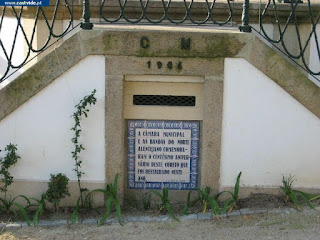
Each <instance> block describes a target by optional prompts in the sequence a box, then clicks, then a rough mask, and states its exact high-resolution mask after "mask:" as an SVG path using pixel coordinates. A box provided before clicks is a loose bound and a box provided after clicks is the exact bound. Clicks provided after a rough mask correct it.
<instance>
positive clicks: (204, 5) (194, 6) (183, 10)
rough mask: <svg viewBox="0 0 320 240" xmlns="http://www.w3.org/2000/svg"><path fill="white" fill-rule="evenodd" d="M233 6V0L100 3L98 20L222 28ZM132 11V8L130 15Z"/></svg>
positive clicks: (105, 0)
mask: <svg viewBox="0 0 320 240" xmlns="http://www.w3.org/2000/svg"><path fill="white" fill-rule="evenodd" d="M233 3H234V1H233V0H224V1H222V2H221V1H220V2H217V1H216V0H203V1H194V0H174V1H172V0H158V1H154V0H137V1H128V0H117V1H110V0H102V3H101V5H100V17H101V18H102V19H103V20H104V21H106V22H108V23H115V22H119V21H121V20H123V21H125V22H128V23H141V22H146V23H151V24H160V23H171V24H182V23H191V24H196V25H202V24H209V23H210V24H217V25H219V26H222V25H225V24H228V23H230V22H231V21H232V16H233V14H232V13H233V7H232V6H233ZM222 5H223V6H222ZM110 8H113V9H114V11H113V12H111V11H108V10H109V9H110ZM222 8H223V9H222ZM132 9H135V11H134V13H133V12H132ZM221 10H222V11H223V12H224V16H223V17H222V18H220V19H218V18H217V16H220V14H219V15H217V14H215V13H216V12H219V11H221Z"/></svg>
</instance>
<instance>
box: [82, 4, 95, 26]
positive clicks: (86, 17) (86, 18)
mask: <svg viewBox="0 0 320 240" xmlns="http://www.w3.org/2000/svg"><path fill="white" fill-rule="evenodd" d="M82 16H83V21H82V23H81V25H80V27H81V28H82V29H83V30H91V29H92V27H93V24H92V23H91V22H90V2H89V0H83V15H82Z"/></svg>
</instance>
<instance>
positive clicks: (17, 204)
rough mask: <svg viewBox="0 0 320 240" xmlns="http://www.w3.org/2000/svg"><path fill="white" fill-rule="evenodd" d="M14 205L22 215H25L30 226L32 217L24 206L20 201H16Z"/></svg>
mask: <svg viewBox="0 0 320 240" xmlns="http://www.w3.org/2000/svg"><path fill="white" fill-rule="evenodd" d="M14 205H15V206H16V207H17V208H18V209H19V210H20V212H21V214H22V216H23V217H24V219H25V221H26V222H27V224H28V226H30V219H29V217H28V214H27V212H26V210H25V209H24V207H23V206H22V205H20V204H19V203H14Z"/></svg>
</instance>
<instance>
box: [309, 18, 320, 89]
mask: <svg viewBox="0 0 320 240" xmlns="http://www.w3.org/2000/svg"><path fill="white" fill-rule="evenodd" d="M316 34H317V37H318V44H320V24H317V27H316ZM319 48H320V46H319ZM309 68H310V69H311V71H313V72H320V56H319V54H318V50H317V44H316V41H315V37H314V34H313V35H312V38H311V40H310V59H309ZM315 77H316V78H314V77H313V76H311V75H309V79H310V80H311V81H313V82H314V83H315V84H317V86H319V87H320V76H319V75H317V76H315Z"/></svg>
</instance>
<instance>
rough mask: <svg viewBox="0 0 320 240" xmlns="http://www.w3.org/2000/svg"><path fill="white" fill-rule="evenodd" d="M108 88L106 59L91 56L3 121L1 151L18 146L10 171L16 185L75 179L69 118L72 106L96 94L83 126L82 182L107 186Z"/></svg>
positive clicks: (1, 124) (0, 138)
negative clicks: (62, 177) (52, 176)
mask: <svg viewBox="0 0 320 240" xmlns="http://www.w3.org/2000/svg"><path fill="white" fill-rule="evenodd" d="M104 86H105V58H104V57H103V56H90V57H87V58H85V59H84V60H82V61H81V62H80V63H78V64H77V65H75V66H74V67H72V68H71V69H69V70H68V71H67V72H66V73H65V74H63V75H62V76H60V77H59V78H57V79H56V80H55V81H54V82H52V83H51V84H50V85H49V86H47V87H46V88H45V89H43V90H42V91H41V92H39V93H38V94H36V95H35V96H34V97H32V98H31V99H30V100H28V101H27V102H26V103H24V104H23V105H22V106H20V107H19V108H18V109H17V110H16V111H14V112H13V113H12V114H10V115H9V116H7V117H6V118H5V119H3V120H2V121H1V122H0V149H3V148H4V147H5V145H7V144H8V143H10V142H11V143H14V144H17V145H18V153H19V155H20V156H21V159H20V160H19V162H18V164H17V165H16V166H14V167H13V168H12V171H11V173H13V176H14V178H15V179H16V180H34V181H38V180H48V179H49V178H50V173H58V172H62V173H65V174H67V176H68V177H69V178H70V179H71V180H75V179H76V175H75V172H74V171H72V169H73V168H74V160H73V159H72V158H71V151H72V149H73V145H72V143H71V138H72V137H73V133H72V131H71V130H70V129H71V127H72V126H73V124H74V122H73V120H72V119H71V117H70V116H71V115H72V114H73V112H74V111H75V108H74V106H75V105H76V104H77V103H78V102H79V101H80V100H81V99H82V98H83V97H84V96H86V95H88V94H90V93H91V91H92V90H93V89H97V93H96V97H97V99H98V101H97V103H96V105H94V106H91V108H90V112H89V116H88V118H87V119H84V120H83V121H82V129H83V131H82V133H81V138H80V141H81V142H82V143H83V145H84V147H85V148H86V150H85V151H83V152H82V153H81V155H80V157H81V160H83V163H82V166H83V171H84V172H85V175H83V180H85V181H90V182H95V181H97V182H104V179H105V137H104V132H105V131H104V128H105V124H104V116H105V107H104V106H105V87H104ZM1 156H4V155H3V152H1Z"/></svg>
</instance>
